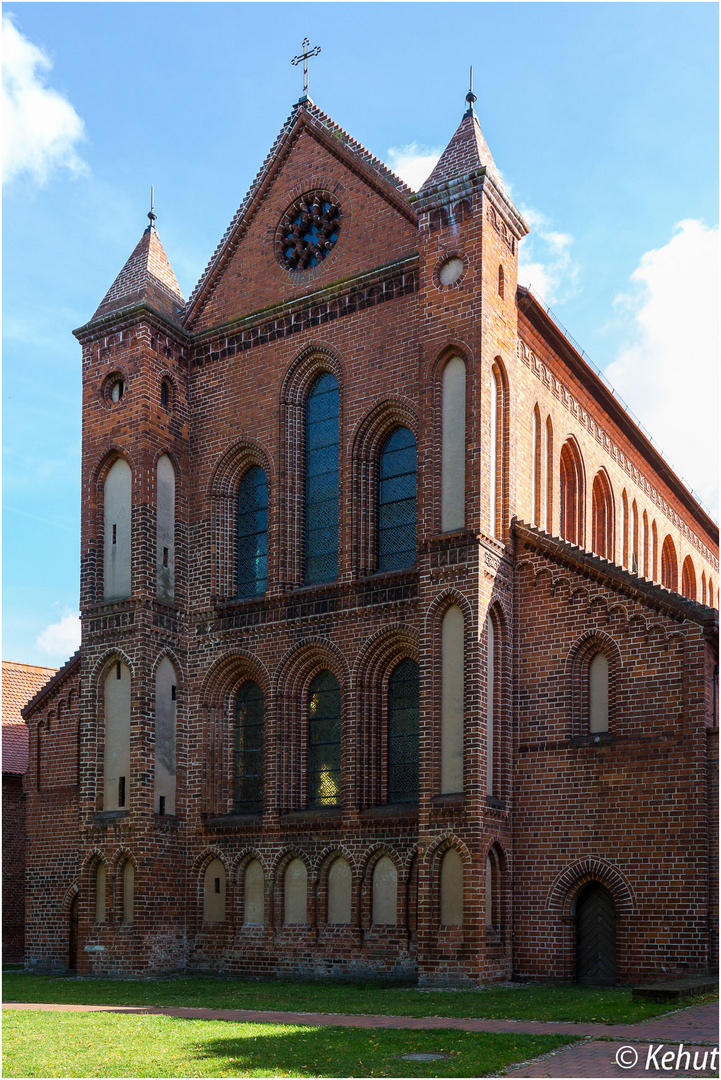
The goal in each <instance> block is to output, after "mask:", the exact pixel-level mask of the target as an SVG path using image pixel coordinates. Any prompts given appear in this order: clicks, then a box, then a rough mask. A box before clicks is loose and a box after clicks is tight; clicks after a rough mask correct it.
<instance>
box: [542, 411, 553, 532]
mask: <svg viewBox="0 0 721 1080" xmlns="http://www.w3.org/2000/svg"><path fill="white" fill-rule="evenodd" d="M544 507H545V512H544V515H543V516H544V520H545V522H546V532H548V533H552V532H553V423H552V422H551V417H550V416H547V417H546V490H545V497H544Z"/></svg>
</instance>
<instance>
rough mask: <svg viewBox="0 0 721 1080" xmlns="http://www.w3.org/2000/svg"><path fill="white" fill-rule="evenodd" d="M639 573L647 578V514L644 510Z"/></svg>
mask: <svg viewBox="0 0 721 1080" xmlns="http://www.w3.org/2000/svg"><path fill="white" fill-rule="evenodd" d="M639 556H640V557H639V567H638V569H639V573H640V574H643V576H644V577H645V578H647V577H648V514H647V513H646V511H645V510H644V512H643V516H642V518H641V547H640V550H639Z"/></svg>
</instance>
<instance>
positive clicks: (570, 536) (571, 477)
mask: <svg viewBox="0 0 721 1080" xmlns="http://www.w3.org/2000/svg"><path fill="white" fill-rule="evenodd" d="M560 482H561V483H560V506H561V523H560V524H561V536H562V537H563V539H564V540H568V542H569V543H571V544H578V545H579V547H583V502H584V484H583V466H582V464H581V455H580V453H579V451H578V447H577V446H576V443H575V442H574V441H573V440H572V439H566V441H565V443H564V444H563V446H562V447H561V460H560Z"/></svg>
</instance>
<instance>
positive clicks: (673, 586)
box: [661, 536, 678, 592]
mask: <svg viewBox="0 0 721 1080" xmlns="http://www.w3.org/2000/svg"><path fill="white" fill-rule="evenodd" d="M661 584H662V585H665V586H666V588H667V589H670V590H671V592H678V559H677V557H676V548H675V546H674V542H673V540H672V539H671V537H670V536H667V537H666V539H665V540H664V542H663V547H662V548H661Z"/></svg>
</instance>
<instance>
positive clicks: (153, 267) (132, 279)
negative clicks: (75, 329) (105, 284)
mask: <svg viewBox="0 0 721 1080" xmlns="http://www.w3.org/2000/svg"><path fill="white" fill-rule="evenodd" d="M154 196H155V191H154V189H153V188H152V187H151V189H150V213H149V214H148V218H149V220H150V224H149V225H148V226H147V228H146V229H145V232H144V233H143V235H142V236H141V237H140V241H139V242H138V245H137V246H136V248H135V251H134V252H133V254H132V255H131V256H130V258H129V259H128V261H127V262H126V264H125V266H124V267H123V269H122V270H121V271H120V273H119V274H118V276H117V277H116V279H115V281H114V282H113V284H112V285H111V286H110V288H109V289H108V291H107V292H106V294H105V296H104V298H103V300H102V303H101V304H100V306H99V307H98V309H97V311H96V312H95V314H94V315H93V318H92V319H91V320H90V321H91V322H93V321H94V320H95V319H99V318H101V317H102V316H103V315H110V314H111V313H112V312H115V311H120V310H121V309H122V308H126V307H133V306H134V305H135V304H140V303H146V304H148V305H149V306H150V307H152V308H154V309H155V310H156V311H157V312H158V313H159V314H161V315H164V316H165V317H166V318H171V319H172V320H173V321H174V322H177V321H178V316H179V311H180V310H181V309H182V308H183V307H184V306H185V301H184V299H183V295H182V293H181V291H180V286H179V285H178V282H177V281H176V280H175V274H174V273H173V268H172V267H171V265H170V263H169V262H168V256H167V255H166V254H165V251H164V250H163V245H162V244H161V243H160V238H159V237H158V233H157V231H156V229H155V221H156V218H157V214H156V213H155V198H154Z"/></svg>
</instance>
